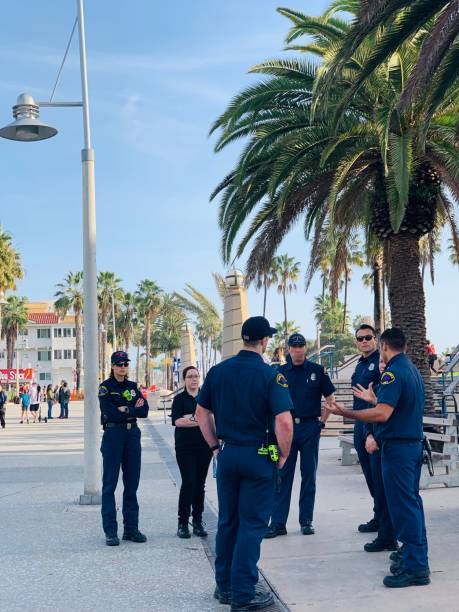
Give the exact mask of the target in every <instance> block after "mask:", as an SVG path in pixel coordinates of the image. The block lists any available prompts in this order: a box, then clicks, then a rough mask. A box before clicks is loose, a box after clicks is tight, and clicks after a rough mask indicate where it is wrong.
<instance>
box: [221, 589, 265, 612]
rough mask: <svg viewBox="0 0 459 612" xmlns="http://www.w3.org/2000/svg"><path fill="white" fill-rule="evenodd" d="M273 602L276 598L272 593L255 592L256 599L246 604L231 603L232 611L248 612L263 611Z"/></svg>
mask: <svg viewBox="0 0 459 612" xmlns="http://www.w3.org/2000/svg"><path fill="white" fill-rule="evenodd" d="M273 602H274V597H273V594H272V593H271V591H262V592H255V597H254V598H253V599H251V600H250V601H247V602H244V603H236V602H231V611H232V612H236V610H241V611H242V610H243V611H244V612H246V611H247V610H262V609H263V608H267V607H268V606H270V605H271V604H272V603H273Z"/></svg>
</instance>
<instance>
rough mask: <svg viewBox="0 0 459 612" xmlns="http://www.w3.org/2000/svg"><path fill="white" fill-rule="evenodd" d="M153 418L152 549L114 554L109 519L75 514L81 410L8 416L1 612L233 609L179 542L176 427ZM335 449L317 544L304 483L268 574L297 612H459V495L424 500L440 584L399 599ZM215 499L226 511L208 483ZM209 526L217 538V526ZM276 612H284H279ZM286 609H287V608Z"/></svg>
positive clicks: (326, 473) (125, 548)
mask: <svg viewBox="0 0 459 612" xmlns="http://www.w3.org/2000/svg"><path fill="white" fill-rule="evenodd" d="M162 419H163V416H162V413H158V412H153V413H151V418H150V420H149V421H148V422H146V423H144V424H143V425H142V429H143V437H142V440H143V469H142V479H141V486H140V490H139V501H140V511H141V512H140V527H141V529H142V530H143V531H144V532H145V533H146V534H147V536H148V538H149V539H148V542H147V543H146V544H144V545H142V544H133V543H131V542H122V544H121V546H120V547H119V548H114V549H113V548H108V547H106V546H105V545H104V540H103V534H102V530H101V526H100V508H98V507H97V508H94V507H81V506H79V505H77V504H76V500H77V498H78V496H79V494H80V493H81V492H82V491H81V489H82V480H83V466H82V428H83V420H82V405H81V404H80V403H78V402H75V403H72V404H71V406H70V419H69V420H68V421H60V420H53V421H51V422H49V423H47V424H38V423H37V424H35V425H32V424H29V425H19V411H18V408H17V407H16V406H8V411H7V428H6V429H5V430H0V517H1V523H0V524H1V534H0V553H1V562H2V587H1V590H0V610H2V611H3V610H5V612H6V611H7V612H16V611H19V610H21V611H25V612H35V611H37V612H41V611H51V610H52V611H53V612H60V611H64V610H65V611H66V612H67V611H68V612H73V611H77V610H78V611H80V610H91V611H92V610H98V611H99V610H100V611H102V612H103V611H105V610H107V611H108V610H110V611H113V610H116V611H118V610H120V611H124V610H126V611H127V610H138V611H144V610H150V611H152V610H155V611H159V612H169V611H186V612H188V611H190V612H193V611H196V612H198V611H203V612H205V611H207V610H221V611H224V610H228V608H227V607H224V606H220V605H219V604H218V603H217V602H215V601H214V600H213V598H212V591H213V587H214V578H213V571H212V568H211V565H210V563H209V559H208V557H209V556H211V555H212V542H213V538H212V535H211V537H209V538H208V540H209V541H208V543H207V544H206V545H205V546H203V542H202V541H201V540H200V539H198V538H192V539H191V540H179V539H178V538H176V537H175V529H176V516H177V488H176V486H175V484H174V480H173V479H174V478H176V477H177V473H176V467H175V462H174V457H173V452H172V445H173V428H172V427H171V426H170V420H167V422H166V424H164V423H163V420H162ZM338 457H339V450H338V448H337V443H336V441H335V440H333V439H330V438H326V439H323V440H322V447H321V453H320V469H319V475H318V494H317V504H316V516H315V521H314V523H315V527H316V535H314V536H310V537H305V536H301V535H300V534H299V530H298V524H297V503H298V488H299V480H298V474H297V477H296V480H295V488H294V495H293V501H292V512H291V516H290V519H289V524H288V530H289V534H288V535H287V536H285V537H281V538H278V539H275V540H268V541H265V542H264V543H263V546H262V558H261V563H260V567H261V570H262V572H263V574H264V576H265V577H266V578H267V579H268V580H269V582H270V584H272V585H273V587H274V588H275V589H276V591H278V593H279V595H280V597H281V599H282V600H283V601H284V602H285V603H286V604H287V606H288V608H289V609H290V610H291V611H292V612H293V611H303V610H304V611H309V610H317V611H325V610H327V611H328V610H351V611H356V612H359V611H363V610H365V611H367V610H371V612H380V611H381V612H382V611H383V610H384V611H386V610H391V612H398V611H407V612H411V611H414V610H419V611H424V610H425V611H427V610H429V611H431V610H432V609H444V610H448V611H451V612H458V611H459V576H458V571H457V568H458V561H459V553H458V550H459V489H450V490H448V489H444V488H438V489H432V490H429V491H424V492H423V498H424V503H425V507H426V515H427V528H428V536H429V543H430V551H431V556H430V565H431V569H432V584H431V585H430V586H427V587H417V588H410V589H403V590H400V591H393V590H389V589H386V588H385V587H383V586H382V583H381V581H382V578H383V577H384V575H385V574H386V573H387V568H388V558H387V557H388V555H387V554H386V553H377V554H368V553H365V552H364V551H363V549H362V547H363V544H364V543H365V542H366V541H368V539H369V538H368V537H366V536H365V535H362V534H358V533H357V532H356V526H357V524H358V523H359V522H362V521H364V520H367V519H368V518H369V517H370V509H371V508H370V506H371V505H370V501H369V498H368V494H367V492H366V490H365V486H364V482H363V478H362V476H361V474H360V472H359V468H358V466H355V467H341V465H340V464H339V461H338ZM207 491H208V494H207V499H208V502H209V504H210V506H212V507H214V508H216V507H217V499H216V487H215V480H214V479H213V478H212V475H211V474H210V475H209V478H208V482H207ZM205 518H206V521H207V523H208V525H209V527H210V529H211V531H214V530H215V524H216V523H215V515H213V514H212V513H211V512H210V511H209V510H208V511H207V516H206V517H205ZM273 609H274V608H273ZM276 609H277V610H279V609H282V606H279V607H277V608H276Z"/></svg>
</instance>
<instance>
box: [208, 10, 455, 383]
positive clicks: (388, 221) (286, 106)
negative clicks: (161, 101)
mask: <svg viewBox="0 0 459 612" xmlns="http://www.w3.org/2000/svg"><path fill="white" fill-rule="evenodd" d="M367 4H368V3H366V2H359V1H358V0H352V1H350V0H348V1H345V0H342V1H337V2H334V3H333V4H332V6H331V8H330V9H329V11H327V12H326V13H325V14H324V15H323V16H322V17H309V16H307V15H303V14H301V13H298V12H296V11H290V10H288V9H279V12H280V13H281V14H283V15H284V16H286V17H287V18H288V19H289V20H290V21H291V23H292V27H291V29H290V31H289V33H288V35H287V43H288V44H289V45H290V46H289V49H290V50H294V51H296V52H298V53H300V54H311V53H312V54H314V55H316V56H317V57H318V58H319V61H320V64H319V65H317V64H313V63H310V62H309V61H307V60H304V59H288V60H272V61H268V62H265V63H263V64H261V65H258V66H255V67H254V68H253V69H252V70H251V72H253V73H257V74H262V75H264V77H265V78H264V80H263V81H261V82H260V83H258V84H256V85H254V86H251V87H249V88H247V89H246V90H244V91H243V92H242V93H241V94H239V95H238V96H236V97H235V98H234V99H233V100H232V102H231V103H230V105H229V106H228V108H227V110H226V111H225V112H224V113H223V114H222V115H221V116H220V117H219V118H218V120H217V121H216V122H215V124H214V125H213V127H212V130H211V131H212V132H215V131H218V132H219V138H218V141H217V145H216V150H217V151H219V150H221V149H223V148H224V147H225V146H227V145H228V144H229V143H231V142H233V141H235V140H237V139H240V138H244V139H247V143H246V146H245V148H244V150H243V152H242V154H241V156H240V158H239V160H238V162H237V164H236V166H235V168H234V169H233V171H232V172H231V173H230V174H229V175H228V176H227V177H226V178H225V179H224V180H223V181H222V182H221V183H220V184H219V185H218V186H217V188H216V190H215V191H214V193H213V194H212V197H213V198H215V197H216V196H217V195H219V196H220V197H221V201H220V213H219V223H220V227H221V229H222V254H223V257H224V260H225V261H231V260H232V259H233V257H234V256H236V257H240V256H241V255H242V254H243V253H245V252H247V253H248V261H247V275H248V278H249V279H254V278H256V277H257V275H259V274H260V272H261V273H263V271H264V270H266V269H267V268H269V262H271V260H272V259H273V257H274V256H275V253H276V250H277V249H278V247H279V245H280V244H281V241H282V240H283V238H284V237H285V236H286V234H287V233H289V231H290V230H291V229H292V228H293V227H294V226H295V225H296V223H298V222H299V221H300V220H303V223H304V227H305V234H306V236H307V237H308V238H309V239H311V241H312V244H311V260H310V267H309V275H311V274H313V273H314V272H315V271H319V270H322V267H321V262H322V255H323V239H324V234H326V233H327V231H328V228H332V230H331V231H332V232H333V235H334V236H335V238H336V244H335V253H336V254H337V255H338V254H339V253H344V252H345V251H346V248H347V247H348V246H349V245H350V244H351V242H352V236H353V235H355V233H356V232H358V233H359V234H362V235H363V237H364V242H365V245H364V246H365V252H366V253H367V254H368V261H370V262H371V263H372V265H373V264H374V277H375V287H376V288H377V289H378V293H379V294H380V293H381V290H380V287H381V271H382V266H383V265H384V269H385V271H386V275H387V281H388V293H389V303H390V307H391V315H392V322H393V324H394V325H397V326H399V327H402V328H403V329H404V330H405V331H406V333H407V336H408V339H409V346H408V352H409V354H410V356H411V357H412V359H413V360H414V361H415V363H416V364H417V365H418V367H419V368H420V369H421V371H422V372H423V374H425V375H428V373H429V372H428V364H427V358H426V354H425V346H426V321H425V297H424V290H423V285H422V278H421V272H420V265H421V259H420V249H419V240H420V238H421V237H422V236H424V235H429V234H431V232H432V231H434V228H437V227H438V226H439V224H447V225H448V226H449V227H450V229H451V233H452V238H453V242H452V244H453V245H454V249H455V250H457V251H458V252H459V236H458V232H457V229H456V225H455V220H454V204H453V203H452V202H451V199H450V197H451V194H452V195H453V196H454V197H457V196H458V195H459V146H458V142H457V138H456V116H457V110H458V100H457V96H456V95H455V90H454V83H455V79H452V80H451V82H450V83H449V85H448V88H447V90H446V92H445V93H444V94H443V95H439V86H440V84H442V83H443V84H444V82H445V81H444V78H443V75H440V74H438V75H435V77H434V78H432V79H430V80H429V82H428V84H427V85H426V87H425V88H424V89H423V97H422V98H421V99H418V98H416V100H415V101H412V102H409V103H408V105H407V106H406V108H407V109H408V111H407V114H406V115H402V114H401V113H400V112H399V110H398V107H397V105H398V104H399V103H401V102H402V99H403V101H404V104H405V105H406V104H407V103H406V102H405V98H403V95H404V92H405V84H406V83H407V81H408V80H409V78H410V75H411V74H412V73H413V71H414V70H415V66H416V65H417V62H418V61H419V59H420V58H421V56H422V49H423V41H424V39H425V36H429V35H430V34H431V33H432V28H433V27H435V26H434V25H432V23H431V22H430V21H429V24H428V25H427V26H426V28H427V34H426V35H425V36H424V37H422V36H419V35H417V34H416V33H413V34H412V35H411V36H409V37H407V38H405V39H404V41H403V42H402V43H401V44H400V45H399V46H397V47H396V48H395V49H394V50H393V53H392V54H391V55H390V57H389V58H388V59H387V60H384V61H383V62H382V63H380V64H379V65H378V66H377V67H375V69H374V70H373V71H372V72H371V74H367V75H365V78H364V79H362V78H361V77H362V66H365V65H366V63H367V62H368V61H369V58H371V57H372V54H373V53H374V49H375V47H376V46H377V45H379V43H380V37H381V36H383V35H381V34H380V32H379V31H373V30H372V31H371V32H370V33H369V34H368V35H367V36H366V37H364V38H363V39H362V42H361V44H360V45H359V46H358V48H355V49H354V48H352V52H351V53H350V54H349V55H348V56H346V59H345V61H343V62H342V63H341V64H340V65H339V69H335V70H334V73H333V74H334V77H333V79H329V81H327V82H326V86H327V89H326V94H327V95H326V98H324V97H323V96H322V95H321V96H319V95H318V93H319V89H318V88H319V83H321V82H322V81H321V79H325V76H324V75H327V74H328V73H327V70H328V69H329V68H330V69H331V68H333V66H334V63H333V62H335V58H336V57H337V56H338V55H339V52H340V51H339V50H340V48H341V45H344V43H345V41H346V40H347V38H346V37H347V36H348V35H349V33H350V32H351V31H352V24H351V23H350V22H349V21H346V20H343V19H342V18H341V17H338V16H337V15H336V14H337V13H339V12H340V11H343V10H344V11H347V12H348V13H350V14H351V17H353V18H354V19H356V18H357V16H358V15H359V14H360V11H361V10H363V9H364V5H367ZM413 4H418V3H413ZM424 4H425V1H424ZM413 32H414V31H413ZM305 37H306V39H305ZM303 39H304V40H303ZM298 42H301V44H298ZM292 43H295V44H294V45H293V44H292ZM359 79H360V81H361V83H360V86H359V88H358V89H357V90H356V91H355V92H354V93H353V95H352V96H348V95H347V94H348V92H349V91H350V89H351V88H353V86H354V83H355V82H357V81H359ZM360 81H359V82H360ZM343 100H346V105H345V106H344V107H343ZM247 221H249V223H248V229H246V231H245V233H244V234H242V235H241V236H240V237H239V241H238V242H236V238H237V237H238V236H239V234H240V233H241V230H242V229H243V227H246V225H245V224H246V222H247ZM336 259H337V258H336V257H335V260H334V262H333V266H334V268H333V269H335V268H336V269H339V268H340V266H339V265H336ZM338 259H342V258H341V257H340V258H338ZM344 277H347V276H346V273H345V274H344ZM375 318H376V317H375Z"/></svg>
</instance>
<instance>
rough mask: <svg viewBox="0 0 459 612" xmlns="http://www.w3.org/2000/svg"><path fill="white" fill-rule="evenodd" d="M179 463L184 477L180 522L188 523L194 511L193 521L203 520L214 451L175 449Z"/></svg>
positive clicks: (179, 510) (206, 449) (180, 496)
mask: <svg viewBox="0 0 459 612" xmlns="http://www.w3.org/2000/svg"><path fill="white" fill-rule="evenodd" d="M175 456H176V457H177V464H178V466H179V469H180V475H181V477H182V486H181V487H180V495H179V503H178V519H179V523H182V524H185V523H188V521H189V518H190V514H191V513H192V516H193V522H199V521H201V520H202V513H203V511H204V495H205V484H206V477H207V472H208V470H209V464H210V460H211V459H212V452H211V451H210V449H209V448H205V447H203V448H198V449H181V448H176V449H175Z"/></svg>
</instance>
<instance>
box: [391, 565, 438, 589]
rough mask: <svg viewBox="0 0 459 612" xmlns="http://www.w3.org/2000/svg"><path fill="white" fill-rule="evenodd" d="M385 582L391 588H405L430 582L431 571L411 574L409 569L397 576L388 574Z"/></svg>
mask: <svg viewBox="0 0 459 612" xmlns="http://www.w3.org/2000/svg"><path fill="white" fill-rule="evenodd" d="M383 584H384V586H386V587H389V588H391V589H403V588H405V587H410V586H422V585H425V584H430V577H429V571H428V570H427V571H425V572H421V573H419V574H409V573H408V572H407V571H404V572H402V573H400V574H397V575H396V576H386V577H385V578H384V580H383Z"/></svg>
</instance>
